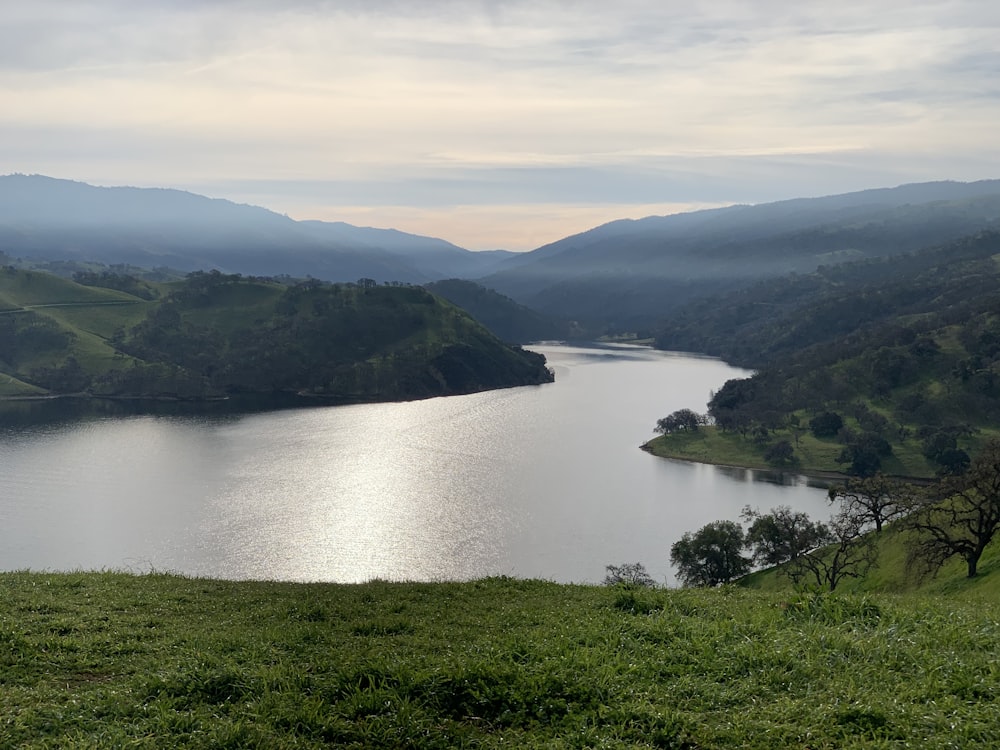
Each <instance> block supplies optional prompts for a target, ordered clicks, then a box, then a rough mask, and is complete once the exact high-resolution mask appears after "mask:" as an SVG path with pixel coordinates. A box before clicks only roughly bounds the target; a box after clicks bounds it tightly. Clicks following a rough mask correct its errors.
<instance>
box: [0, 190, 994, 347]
mask: <svg viewBox="0 0 1000 750" xmlns="http://www.w3.org/2000/svg"><path fill="white" fill-rule="evenodd" d="M995 229H1000V180H987V181H981V182H973V183H959V182H930V183H922V184H914V185H904V186H901V187H896V188H886V189H879V190H866V191H862V192H857V193H848V194H844V195H836V196H829V197H825V198H808V199H796V200H789V201H781V202H778V203H769V204H762V205H757V206H731V207H729V208H721V209H712V210H706V211H696V212H692V213H685V214H677V215H673V216H653V217H648V218H645V219H640V220H622V221H615V222H611V223H610V224H605V225H603V226H600V227H596V228H594V229H591V230H590V231H587V232H583V233H581V234H577V235H573V236H572V237H567V238H565V239H562V240H559V241H558V242H554V243H551V244H549V245H545V246H544V247H540V248H538V249H536V250H533V251H531V252H527V253H509V252H504V251H495V252H471V251H469V250H465V249H463V248H460V247H458V246H456V245H453V244H451V243H449V242H446V241H444V240H440V239H434V238H430V237H421V236H417V235H411V234H406V233H403V232H398V231H395V230H391V229H372V228H361V227H355V226H351V225H349V224H344V223H341V222H319V221H294V220H292V219H289V218H288V217H286V216H282V215H280V214H277V213H274V212H272V211H268V210H266V209H263V208H257V207H253V206H247V205H240V204H236V203H232V202H230V201H225V200H216V199H209V198H205V197H202V196H198V195H194V194H192V193H186V192H182V191H177V190H162V189H140V188H126V187H119V188H100V187H93V186H90V185H86V184H83V183H78V182H70V181H66V180H56V179H52V178H49V177H42V176H25V175H10V176H6V177H0V251H2V252H4V253H6V254H7V255H9V256H11V257H21V258H38V259H46V260H56V261H96V262H100V263H104V264H109V265H113V264H128V265H134V266H140V267H145V268H151V267H157V266H165V267H169V268H173V269H176V270H179V271H183V272H188V271H193V270H199V269H211V268H217V269H219V270H221V271H223V272H227V273H243V274H252V275H261V276H277V275H288V276H292V277H305V276H313V277H315V278H318V279H323V280H329V281H355V280H357V279H360V278H371V279H374V280H376V281H402V282H409V283H420V284H424V283H428V282H432V281H438V280H442V279H452V278H458V279H466V280H475V281H477V282H478V283H480V284H481V285H483V286H485V287H487V288H490V289H493V290H496V291H498V292H499V293H500V294H502V295H505V296H507V297H509V298H511V299H513V300H515V301H516V302H518V303H520V304H521V305H524V306H527V307H529V308H531V309H533V310H537V311H541V312H544V313H547V314H550V315H555V316H559V317H562V318H565V319H570V320H574V321H578V322H579V323H582V324H583V326H584V327H585V328H587V329H588V330H590V331H608V332H621V331H629V330H637V331H646V332H652V331H655V330H656V329H657V327H658V326H659V323H660V321H662V320H663V319H665V318H667V317H668V316H669V315H670V313H671V311H673V310H675V309H677V308H678V307H679V306H681V305H684V304H686V303H687V302H689V301H691V300H693V299H697V298H701V297H705V296H706V295H710V294H720V293H726V292H730V291H734V290H736V289H739V288H744V287H746V286H747V285H748V284H750V283H754V282H756V281H759V280H761V279H766V278H773V277H777V276H781V275H783V274H787V273H791V272H794V273H808V272H811V271H813V270H815V269H816V268H817V267H820V266H823V265H830V266H832V265H836V264H838V263H841V262H844V261H850V260H861V259H865V258H878V257H889V256H894V255H901V254H906V253H910V252H913V251H916V250H919V249H922V248H926V247H929V246H932V245H937V244H944V243H948V242H952V241H954V240H956V239H958V238H960V237H965V236H969V235H973V234H976V233H977V232H980V231H984V230H995ZM491 304H492V303H491Z"/></svg>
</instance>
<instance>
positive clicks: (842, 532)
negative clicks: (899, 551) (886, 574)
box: [788, 511, 878, 591]
mask: <svg viewBox="0 0 1000 750" xmlns="http://www.w3.org/2000/svg"><path fill="white" fill-rule="evenodd" d="M825 528H826V529H827V532H828V534H829V536H828V538H827V539H826V540H824V541H825V542H826V543H825V544H824V545H823V546H821V547H817V548H815V549H812V550H809V551H808V552H806V553H804V554H802V555H799V557H797V558H796V559H795V561H794V562H793V564H792V565H791V567H790V568H789V570H788V575H789V576H791V578H792V580H793V581H795V582H796V583H800V582H801V581H802V579H804V578H809V577H812V579H813V580H815V581H816V585H817V586H822V587H824V588H826V589H827V590H829V591H833V590H834V589H836V588H837V586H838V584H840V582H841V581H843V580H844V579H845V578H861V577H863V576H865V575H866V574H867V573H868V571H869V570H870V569H871V567H872V566H873V565H874V564H875V562H876V561H877V559H878V547H877V546H876V544H875V537H874V535H873V534H866V533H865V532H864V524H863V523H862V522H861V521H860V520H859V519H858V518H857V517H855V516H852V515H851V514H849V513H846V512H844V511H841V512H839V513H837V514H836V515H835V516H834V517H833V518H831V519H830V523H829V524H827V525H826V526H825Z"/></svg>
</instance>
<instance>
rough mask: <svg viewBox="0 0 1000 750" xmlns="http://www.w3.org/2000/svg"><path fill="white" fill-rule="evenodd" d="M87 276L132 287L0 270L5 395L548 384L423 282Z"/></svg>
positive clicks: (374, 396)
mask: <svg viewBox="0 0 1000 750" xmlns="http://www.w3.org/2000/svg"><path fill="white" fill-rule="evenodd" d="M88 278H89V277H88ZM90 280H91V281H92V282H94V283H103V284H110V285H114V286H118V287H122V288H126V289H130V290H131V292H132V293H130V292H129V291H122V290H121V289H109V288H104V287H98V286H86V285H83V284H78V283H75V282H71V281H68V280H66V279H61V278H59V277H56V276H52V275H50V274H45V273H39V272H32V271H19V270H16V269H13V268H10V267H7V268H4V269H0V305H2V310H0V352H2V355H0V372H2V373H3V374H4V376H5V378H4V380H6V383H5V384H4V385H3V389H2V393H3V394H4V395H7V396H16V395H21V396H30V395H37V394H42V393H50V394H60V393H62V394H66V393H72V394H84V395H91V396H104V397H117V398H122V397H147V398H148V397H161V398H162V397H171V398H183V399H204V398H217V397H222V396H232V395H261V396H270V397H273V396H277V395H279V394H293V395H297V396H299V397H304V398H310V399H314V400H315V399H319V400H323V401H327V402H344V401H381V400H399V399H412V398H425V397H429V396H439V395H449V394H457V393H470V392H474V391H479V390H486V389H490V388H501V387H508V386H514V385H527V384H535V383H543V382H548V381H550V380H551V374H550V373H549V372H548V370H547V369H546V368H545V366H544V358H543V357H541V356H540V355H537V354H534V353H531V352H526V351H524V350H521V349H517V348H513V347H510V346H507V345H505V344H503V343H501V342H500V341H499V340H498V339H497V338H496V337H495V336H493V335H492V334H490V333H489V332H488V331H486V330H485V329H484V328H482V326H480V325H478V324H477V323H475V322H474V321H473V320H472V319H471V318H469V317H468V316H467V315H466V314H465V313H463V312H461V311H460V310H458V309H457V308H456V307H454V306H453V305H451V304H450V303H448V302H446V301H444V300H441V299H439V298H437V297H434V296H433V295H431V294H430V293H429V292H427V291H425V290H423V289H420V288H418V287H407V286H380V285H377V284H376V283H375V282H374V281H371V282H368V283H366V284H365V285H361V286H359V285H347V284H324V283H321V282H318V281H309V282H300V283H295V284H284V283H279V282H276V281H273V280H268V279H262V278H244V277H241V276H238V275H226V274H221V273H219V272H218V271H214V272H212V273H203V272H196V273H193V274H191V275H190V276H189V277H188V278H186V279H185V280H183V281H181V282H172V283H165V284H152V283H145V282H136V281H135V280H134V279H133V280H128V279H127V278H125V277H120V276H114V275H113V274H112V275H105V276H97V277H96V279H90ZM140 293H142V294H143V295H144V296H138V294H140Z"/></svg>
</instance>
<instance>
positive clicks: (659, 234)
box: [479, 180, 1000, 327]
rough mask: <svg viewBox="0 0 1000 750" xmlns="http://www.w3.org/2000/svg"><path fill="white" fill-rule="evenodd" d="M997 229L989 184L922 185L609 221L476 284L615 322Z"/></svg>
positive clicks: (995, 183)
mask: <svg viewBox="0 0 1000 750" xmlns="http://www.w3.org/2000/svg"><path fill="white" fill-rule="evenodd" d="M997 227H1000V180H991V181H983V182H974V183H956V182H933V183H924V184H917V185H904V186H901V187H897V188H887V189H879V190H866V191H863V192H858V193H849V194H845V195H836V196H829V197H825V198H810V199H796V200H789V201H781V202H778V203H769V204H763V205H758V206H732V207H729V208H722V209H713V210H707V211H697V212H692V213H686V214H678V215H673V216H656V217H649V218H645V219H640V220H622V221H615V222H611V223H610V224H605V225H603V226H600V227H597V228H595V229H592V230H590V231H588V232H583V233H582V234H578V235H574V236H572V237H567V238H565V239H563V240H559V241H558V242H554V243H552V244H549V245H546V246H544V247H541V248H538V249H537V250H534V251H532V252H530V253H525V254H522V255H520V256H518V257H516V258H513V259H510V260H508V261H506V262H505V263H504V266H503V268H502V269H501V270H500V271H498V272H497V273H495V274H491V275H489V276H486V277H484V278H482V279H479V281H480V283H482V284H484V285H485V286H488V287H491V288H493V289H496V290H498V291H500V292H502V293H504V294H506V295H509V296H510V297H513V298H514V299H515V300H517V301H518V302H521V303H522V304H526V305H528V306H529V307H533V308H536V309H539V310H543V311H545V312H549V313H554V314H559V315H563V316H567V317H571V318H576V319H581V320H585V321H596V320H603V321H605V322H608V323H610V324H611V325H617V326H619V327H622V326H628V325H630V324H637V323H638V324H648V323H649V322H651V321H652V320H655V319H657V318H660V317H663V316H664V315H665V314H666V313H667V312H669V310H670V309H671V307H672V306H674V305H677V304H680V303H683V302H685V301H686V300H690V299H693V298H695V297H700V296H703V295H705V294H708V293H718V292H722V291H725V290H727V289H733V288H737V287H740V286H743V285H745V284H746V283H747V282H748V281H753V280H756V279H761V278H766V277H772V276H777V275H780V274H784V273H788V272H809V271H812V270H814V269H816V268H817V267H819V266H821V265H830V264H835V263H839V262H842V261H846V260H853V259H862V258H868V257H883V256H888V255H896V254H900V253H908V252H912V251H915V250H918V249H920V248H923V247H927V246H930V245H934V244H939V243H944V242H948V241H951V240H954V239H956V238H958V237H962V236H966V235H970V234H973V233H975V232H978V231H981V230H985V229H991V228H997Z"/></svg>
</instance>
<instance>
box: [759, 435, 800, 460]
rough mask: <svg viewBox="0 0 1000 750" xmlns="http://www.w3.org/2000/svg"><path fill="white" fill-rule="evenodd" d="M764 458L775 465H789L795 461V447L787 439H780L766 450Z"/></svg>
mask: <svg viewBox="0 0 1000 750" xmlns="http://www.w3.org/2000/svg"><path fill="white" fill-rule="evenodd" d="M764 460H765V461H767V462H768V463H769V464H773V465H774V466H787V465H789V464H792V463H795V449H794V448H792V444H791V443H789V442H788V441H787V440H779V441H778V442H777V443H775V444H774V445H771V446H769V447H768V449H767V450H766V451H764Z"/></svg>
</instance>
